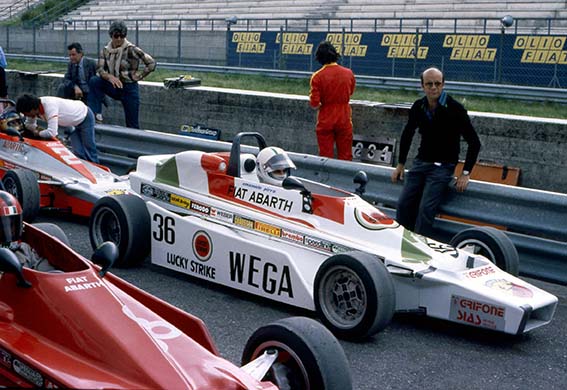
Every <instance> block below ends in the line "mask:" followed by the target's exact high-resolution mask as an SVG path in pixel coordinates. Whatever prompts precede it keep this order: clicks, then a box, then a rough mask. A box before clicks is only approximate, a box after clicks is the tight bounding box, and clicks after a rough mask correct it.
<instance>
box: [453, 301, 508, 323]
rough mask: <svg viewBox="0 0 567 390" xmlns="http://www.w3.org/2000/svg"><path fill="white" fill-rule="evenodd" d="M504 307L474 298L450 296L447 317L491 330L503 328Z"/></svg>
mask: <svg viewBox="0 0 567 390" xmlns="http://www.w3.org/2000/svg"><path fill="white" fill-rule="evenodd" d="M505 314H506V308H504V307H503V306H497V305H493V304H491V303H486V302H482V301H477V300H475V299H470V298H465V297H461V296H459V295H452V296H451V309H450V312H449V319H450V320H452V321H456V322H461V323H464V324H468V325H472V326H477V327H480V328H488V329H493V330H504V326H505V324H506V321H505Z"/></svg>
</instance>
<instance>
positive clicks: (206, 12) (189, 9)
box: [0, 0, 567, 31]
mask: <svg viewBox="0 0 567 390" xmlns="http://www.w3.org/2000/svg"><path fill="white" fill-rule="evenodd" d="M21 1H22V0H17V1H14V0H12V1H11V2H12V3H15V2H21ZM0 2H2V3H6V2H8V3H9V2H10V1H7V0H0ZM504 15H511V16H513V17H514V18H515V19H517V20H518V21H519V22H520V23H518V24H519V25H520V27H524V28H529V29H531V31H537V30H544V29H547V28H548V24H547V20H548V19H553V20H554V24H555V25H557V24H558V23H563V27H567V4H566V2H565V1H546V0H538V1H534V0H508V1H501V0H500V1H499V0H442V1H439V0H380V1H376V0H309V1H305V0H262V1H250V0H225V1H220V0H198V1H188V0H168V1H156V0H93V1H89V2H87V3H86V4H85V5H83V6H81V7H79V8H77V9H76V10H74V11H72V12H70V13H69V14H67V15H66V16H65V18H64V19H65V20H66V21H68V22H71V23H73V24H74V25H76V26H77V27H76V28H89V27H90V28H92V27H93V26H94V23H96V21H100V20H113V19H116V18H117V17H119V18H122V19H126V20H131V21H134V20H136V21H138V26H139V27H140V28H142V29H147V28H148V26H149V27H151V26H152V25H159V24H160V22H161V23H162V24H163V25H167V23H168V21H173V20H179V19H191V20H217V21H218V23H217V25H218V26H222V27H223V28H226V25H225V23H224V20H225V19H227V18H231V17H237V18H238V20H239V21H241V22H239V23H238V25H237V26H234V28H240V29H242V28H246V29H250V28H251V27H252V28H267V29H269V26H270V23H269V22H268V21H269V20H274V19H279V20H280V21H279V22H278V23H273V24H272V25H273V26H275V27H273V28H272V29H275V28H279V26H280V25H281V24H282V23H281V20H282V19H286V22H285V25H286V27H287V28H290V27H291V28H292V29H298V28H303V29H310V30H314V29H324V28H328V29H330V28H337V27H345V28H347V29H353V30H358V31H364V30H366V31H368V30H372V29H374V30H378V29H387V28H398V27H399V25H400V22H399V20H400V19H404V20H405V23H406V26H408V28H413V29H415V27H420V28H427V29H428V30H432V29H433V30H434V29H444V30H447V29H449V28H453V27H454V26H455V23H456V22H455V21H454V20H455V19H458V23H459V26H460V27H461V28H462V27H468V28H469V30H471V31H478V30H481V29H486V21H485V20H483V19H492V20H494V21H496V23H494V24H493V26H492V28H494V29H498V28H499V25H498V23H497V22H498V21H499V19H500V18H502V17H503V16H504ZM306 18H307V19H310V21H309V22H308V23H306V22H305V19H306ZM562 18H566V19H565V20H564V21H561V19H562ZM369 19H377V20H369ZM412 19H416V21H415V22H414V23H408V21H409V20H412ZM426 19H431V20H426ZM522 19H531V21H529V22H528V21H525V22H523V21H521V20H522ZM533 19H539V20H533ZM288 20H290V21H289V22H288ZM291 20H295V22H293V21H291ZM299 20H301V21H299ZM288 23H291V26H290V25H289V24H288ZM197 25H198V24H195V26H197ZM81 26H82V27H81ZM187 26H191V25H190V24H187ZM244 26H245V27H244Z"/></svg>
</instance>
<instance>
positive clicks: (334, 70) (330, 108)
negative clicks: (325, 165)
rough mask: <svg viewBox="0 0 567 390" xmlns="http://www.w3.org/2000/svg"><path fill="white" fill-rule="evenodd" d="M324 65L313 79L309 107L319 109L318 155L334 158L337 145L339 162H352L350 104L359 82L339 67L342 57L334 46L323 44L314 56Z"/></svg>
mask: <svg viewBox="0 0 567 390" xmlns="http://www.w3.org/2000/svg"><path fill="white" fill-rule="evenodd" d="M315 58H316V59H317V61H318V62H319V63H320V64H321V65H323V67H322V68H321V69H319V70H318V71H316V72H315V73H313V75H312V76H311V82H310V87H311V90H310V92H309V104H310V105H311V107H313V108H314V109H318V110H319V112H318V114H317V128H316V134H317V143H318V144H319V155H320V156H323V157H330V158H333V157H334V156H335V154H334V145H335V143H336V145H337V157H338V158H339V159H340V160H352V112H351V109H350V105H349V100H350V97H351V95H352V94H353V93H354V88H355V86H356V81H355V79H354V74H353V73H352V71H351V70H350V69H348V68H345V67H344V66H341V65H339V64H337V60H338V59H339V58H340V54H339V53H337V50H336V49H335V47H334V46H333V45H332V44H331V43H330V42H327V41H323V42H321V43H320V44H319V46H318V47H317V52H316V53H315Z"/></svg>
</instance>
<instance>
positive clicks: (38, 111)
mask: <svg viewBox="0 0 567 390" xmlns="http://www.w3.org/2000/svg"><path fill="white" fill-rule="evenodd" d="M16 110H17V111H18V112H21V113H22V114H24V115H25V116H26V128H27V129H28V130H29V131H31V132H32V134H33V135H34V136H35V137H39V138H44V139H49V138H54V137H56V136H57V133H58V132H57V128H58V127H59V126H66V127H75V131H73V132H72V133H71V135H70V138H71V146H72V147H73V152H74V153H75V155H76V156H77V157H79V158H81V159H83V160H88V161H92V162H94V163H97V164H98V153H97V150H96V143H95V133H94V125H95V117H94V114H93V112H92V111H91V109H90V108H88V107H87V106H86V105H85V103H83V102H82V101H80V100H69V99H62V98H58V97H53V96H42V97H37V96H34V95H30V94H23V95H21V96H20V97H19V98H18V100H17V101H16ZM37 118H40V119H42V120H44V121H45V122H47V128H46V129H45V130H39V129H38V127H37Z"/></svg>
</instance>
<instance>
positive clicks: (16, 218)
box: [0, 191, 23, 246]
mask: <svg viewBox="0 0 567 390" xmlns="http://www.w3.org/2000/svg"><path fill="white" fill-rule="evenodd" d="M22 231H23V215H22V206H20V203H19V202H18V200H17V199H16V198H15V197H14V195H12V194H10V193H9V192H6V191H0V244H1V245H2V246H6V245H9V244H10V243H11V242H14V241H19V240H20V238H21V237H22Z"/></svg>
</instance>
